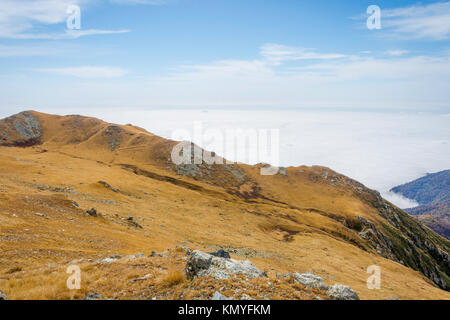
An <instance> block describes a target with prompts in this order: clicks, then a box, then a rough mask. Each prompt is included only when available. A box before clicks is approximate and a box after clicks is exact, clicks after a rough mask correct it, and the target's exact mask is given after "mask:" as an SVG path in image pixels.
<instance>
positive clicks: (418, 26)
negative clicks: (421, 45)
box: [381, 1, 450, 40]
mask: <svg viewBox="0 0 450 320" xmlns="http://www.w3.org/2000/svg"><path fill="white" fill-rule="evenodd" d="M381 16H382V18H381V19H382V28H383V29H387V30H388V31H389V32H390V33H391V35H392V36H395V37H400V38H404V39H431V40H444V39H448V38H449V37H450V1H448V2H437V3H432V4H429V5H415V6H410V7H405V8H396V9H384V10H383V9H382V12H381Z"/></svg>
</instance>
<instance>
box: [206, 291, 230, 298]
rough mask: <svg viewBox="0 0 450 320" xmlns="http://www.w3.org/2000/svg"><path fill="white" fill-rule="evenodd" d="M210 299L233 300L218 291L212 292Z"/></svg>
mask: <svg viewBox="0 0 450 320" xmlns="http://www.w3.org/2000/svg"><path fill="white" fill-rule="evenodd" d="M211 300H234V299H233V298H228V297H225V296H224V295H223V294H221V293H220V292H217V291H216V292H214V295H213V296H212V298H211Z"/></svg>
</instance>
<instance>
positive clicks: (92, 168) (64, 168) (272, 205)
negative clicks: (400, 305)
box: [0, 115, 450, 299]
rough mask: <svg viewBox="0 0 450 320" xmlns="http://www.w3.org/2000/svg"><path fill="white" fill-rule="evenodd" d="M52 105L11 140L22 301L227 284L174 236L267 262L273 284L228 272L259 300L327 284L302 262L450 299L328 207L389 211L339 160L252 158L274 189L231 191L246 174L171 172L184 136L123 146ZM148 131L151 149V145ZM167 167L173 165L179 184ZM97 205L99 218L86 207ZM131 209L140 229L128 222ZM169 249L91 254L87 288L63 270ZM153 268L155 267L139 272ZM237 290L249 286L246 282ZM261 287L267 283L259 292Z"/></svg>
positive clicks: (2, 239) (7, 203)
mask: <svg viewBox="0 0 450 320" xmlns="http://www.w3.org/2000/svg"><path fill="white" fill-rule="evenodd" d="M40 117H41V120H42V121H44V123H46V124H47V125H46V130H45V132H44V140H45V143H44V144H43V145H40V146H34V147H29V148H11V147H0V290H2V291H3V292H5V293H6V295H7V296H9V297H10V298H11V299H81V298H84V297H85V296H86V295H87V294H88V293H89V292H98V293H100V294H102V295H104V296H105V297H107V298H113V299H151V298H153V297H158V299H180V298H185V299H200V298H204V299H205V298H209V297H210V296H212V294H213V293H214V292H215V291H216V290H218V289H220V288H221V286H223V285H222V283H219V282H217V281H213V280H212V279H196V280H194V281H193V282H188V281H186V280H185V279H184V274H183V270H184V265H185V260H183V259H182V258H181V257H182V256H184V254H185V253H184V252H183V251H184V250H183V249H180V248H179V247H176V246H177V245H181V244H185V245H188V246H189V247H191V248H197V249H201V250H204V251H209V250H211V249H212V248H215V249H216V248H217V247H225V248H228V249H230V250H229V251H230V252H231V253H232V256H233V257H234V258H237V259H244V258H246V259H249V260H251V261H252V263H254V264H255V265H256V266H257V267H259V268H260V269H261V270H266V271H267V273H268V274H269V278H270V279H271V280H270V281H269V282H272V285H273V286H274V287H275V289H273V288H272V287H270V286H269V285H268V284H267V280H265V279H259V280H258V279H255V280H252V281H250V282H249V283H248V285H246V284H245V282H244V281H237V280H236V281H235V282H231V283H228V282H225V284H226V286H225V287H224V289H223V290H224V292H223V294H225V295H227V294H229V295H233V296H236V295H238V294H239V293H240V294H242V293H245V292H248V294H249V295H250V296H252V297H255V298H256V297H258V298H261V299H264V298H272V299H307V298H313V297H314V295H319V296H320V294H321V293H316V292H312V291H311V292H310V291H308V290H306V289H305V288H297V287H298V286H297V285H295V284H293V283H291V282H289V280H279V279H276V276H275V274H276V273H277V272H279V273H285V272H294V271H297V272H300V273H301V272H313V273H315V274H317V275H319V276H322V277H323V278H324V279H325V282H326V284H328V285H331V284H334V283H335V282H337V283H342V284H345V285H349V286H350V287H352V288H353V289H354V290H355V291H356V292H357V293H358V294H359V295H360V297H361V298H363V299H387V298H389V297H391V296H394V297H399V298H401V299H449V298H450V294H449V293H448V292H445V291H443V290H440V289H438V288H436V287H435V286H434V285H433V284H432V283H431V281H430V280H428V279H426V278H425V277H424V276H423V275H421V274H420V273H418V272H416V271H413V270H411V269H409V268H407V267H405V266H403V265H401V264H398V263H396V262H393V261H391V260H387V259H384V258H382V257H380V256H379V255H377V254H376V253H375V252H367V251H364V250H362V249H361V248H360V246H364V241H363V240H362V239H361V238H360V237H358V236H357V234H356V233H355V232H354V231H353V230H350V229H348V228H345V227H344V226H343V225H342V224H340V223H338V222H337V221H336V220H335V219H332V218H330V217H329V216H327V215H324V214H322V212H325V213H327V214H332V215H336V216H338V217H344V218H346V219H352V218H354V216H356V215H361V216H363V217H365V218H367V219H370V220H371V221H373V222H374V223H375V224H377V225H379V224H380V223H382V222H385V220H384V219H382V218H381V217H380V216H379V215H378V213H377V211H376V210H375V209H374V208H372V207H370V206H369V205H368V204H367V203H364V202H362V201H360V200H359V199H358V198H357V197H355V196H354V194H353V193H352V192H351V191H350V190H348V189H347V188H345V187H342V186H341V187H334V186H333V185H330V184H329V183H327V182H326V181H323V179H322V180H321V179H319V178H318V177H321V176H322V172H323V170H329V169H324V168H321V167H312V168H309V167H300V168H289V169H288V176H281V175H277V176H273V177H262V176H260V175H259V171H258V168H257V167H250V166H245V165H242V166H241V168H242V170H243V172H245V174H246V176H248V177H249V178H251V179H252V180H254V181H257V182H258V184H259V186H260V188H261V191H260V192H261V193H262V194H263V195H264V198H262V197H261V198H256V199H252V201H246V199H245V198H243V197H239V196H236V195H233V193H232V192H231V193H230V192H228V191H230V190H227V186H228V185H229V186H232V185H233V183H234V180H233V179H232V177H230V176H229V175H228V173H223V172H219V171H220V170H219V169H217V170H219V171H218V172H217V175H213V180H214V181H202V180H201V179H200V180H199V179H197V180H193V179H191V178H187V177H180V176H178V175H176V173H174V172H171V171H170V170H169V169H170V168H168V166H167V157H166V154H165V152H166V150H167V149H168V148H170V146H171V145H172V142H167V141H165V140H163V139H161V138H159V137H155V136H153V135H151V134H149V133H146V132H144V131H142V129H139V128H136V127H132V126H121V127H122V128H124V130H126V131H127V132H129V133H130V134H129V135H127V137H128V138H127V139H128V140H126V141H122V143H121V147H120V148H118V149H116V150H114V151H113V152H112V151H111V150H110V149H109V147H108V141H107V140H105V139H104V137H103V136H102V135H101V134H100V133H98V132H100V131H101V130H102V129H104V128H105V126H106V124H104V123H101V122H97V121H94V120H89V119H87V120H86V119H85V120H83V121H82V123H80V124H79V126H78V127H77V129H73V126H72V122H71V121H72V120H70V121H69V120H68V119H67V118H63V117H61V118H56V119H55V118H53V117H52V116H47V115H42V116H40ZM50 123H51V124H52V125H49V124H50ZM63 124H64V125H63ZM99 130H100V131H99ZM97 131H98V132H97ZM96 132H97V133H96ZM86 135H89V139H87V140H86ZM68 139H69V140H70V141H69V140H68ZM74 139H75V140H77V141H83V142H82V143H78V142H76V141H75V140H74ZM138 140H139V141H140V140H143V141H144V142H145V144H146V145H147V146H148V147H147V148H141V147H140V146H141V144H140V143H138V142H137V141H138ZM122 164H132V165H137V166H138V167H139V168H142V169H143V170H146V171H148V172H150V173H152V174H155V175H157V176H156V177H157V178H155V176H154V177H153V178H152V177H149V176H145V175H141V174H135V173H134V172H133V171H130V170H125V169H124V168H123V167H122V166H121V165H122ZM332 176H333V173H332V172H331V171H330V174H329V177H332ZM160 177H171V178H173V179H176V183H170V182H168V181H167V180H164V179H161V178H160ZM330 179H331V178H330ZM99 181H105V182H107V183H108V184H109V185H110V186H112V187H113V188H114V189H117V190H119V191H120V192H114V191H112V190H110V189H108V188H105V187H104V186H103V185H101V184H99V183H98V182H99ZM180 181H181V182H183V183H189V184H188V185H184V184H180ZM192 186H197V187H198V188H194V187H192ZM230 188H231V187H230ZM247 189H248V190H247ZM247 189H246V190H247V191H248V192H251V188H247ZM232 191H233V192H234V191H236V190H232ZM267 199H275V200H276V202H275V201H270V200H267ZM72 201H75V202H76V203H77V204H78V205H79V207H76V206H74V204H73V202H72ZM93 207H94V208H96V209H97V211H98V212H99V213H100V215H101V216H100V217H97V218H95V217H89V216H87V215H86V214H85V210H87V209H90V208H93ZM130 216H132V217H133V221H135V222H137V223H138V224H139V225H141V226H142V229H140V228H137V227H135V226H133V224H131V223H130V222H129V221H128V220H126V218H128V217H130ZM355 243H356V244H359V245H360V246H357V245H355ZM168 248H172V253H171V257H170V258H158V257H157V258H144V259H138V260H130V261H122V260H121V261H120V262H118V263H112V264H109V265H94V264H92V263H88V262H82V263H81V266H82V271H83V285H82V289H81V290H77V291H71V290H68V289H67V288H66V285H65V282H66V280H67V277H68V275H67V274H66V273H65V271H66V270H65V268H66V267H67V266H68V265H69V263H70V262H71V261H72V260H75V259H85V260H87V259H91V260H92V261H96V260H98V259H103V258H106V257H108V256H111V255H114V254H120V255H127V254H136V253H137V252H143V253H144V254H146V255H148V254H150V253H151V252H152V251H156V252H162V251H165V250H167V249H168ZM231 249H233V250H234V251H233V250H231ZM233 252H234V253H233ZM174 255H177V257H174ZM374 264H375V265H378V266H380V267H381V269H382V288H381V290H369V289H368V288H367V286H366V279H367V277H368V276H369V275H368V274H367V273H366V270H367V267H368V266H370V265H374ZM146 274H151V275H152V276H151V277H150V278H149V279H146V280H144V281H137V282H134V283H132V282H131V280H133V279H136V278H138V277H142V276H144V275H146ZM267 286H268V287H267ZM239 288H241V290H242V292H239V291H236V290H238V289H239ZM302 289H303V290H302ZM258 290H262V291H261V292H262V296H261V297H259V296H258ZM305 290H306V291H305ZM235 291H236V292H237V293H235Z"/></svg>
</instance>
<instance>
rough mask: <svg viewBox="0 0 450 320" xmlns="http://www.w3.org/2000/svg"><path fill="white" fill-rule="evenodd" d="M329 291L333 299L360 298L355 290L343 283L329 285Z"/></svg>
mask: <svg viewBox="0 0 450 320" xmlns="http://www.w3.org/2000/svg"><path fill="white" fill-rule="evenodd" d="M327 293H328V296H329V297H330V298H331V299H333V300H359V297H358V295H357V294H356V292H355V291H353V290H352V289H351V288H350V287H347V286H344V285H342V284H335V285H333V286H331V287H329V288H328V291H327Z"/></svg>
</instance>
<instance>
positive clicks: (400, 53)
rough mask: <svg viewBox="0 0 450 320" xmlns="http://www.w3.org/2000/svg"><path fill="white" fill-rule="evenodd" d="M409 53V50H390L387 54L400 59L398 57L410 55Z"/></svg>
mask: <svg viewBox="0 0 450 320" xmlns="http://www.w3.org/2000/svg"><path fill="white" fill-rule="evenodd" d="M408 53H409V51H408V50H400V49H398V50H388V51H386V52H385V54H387V55H389V56H394V57H398V56H403V55H405V54H408Z"/></svg>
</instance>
